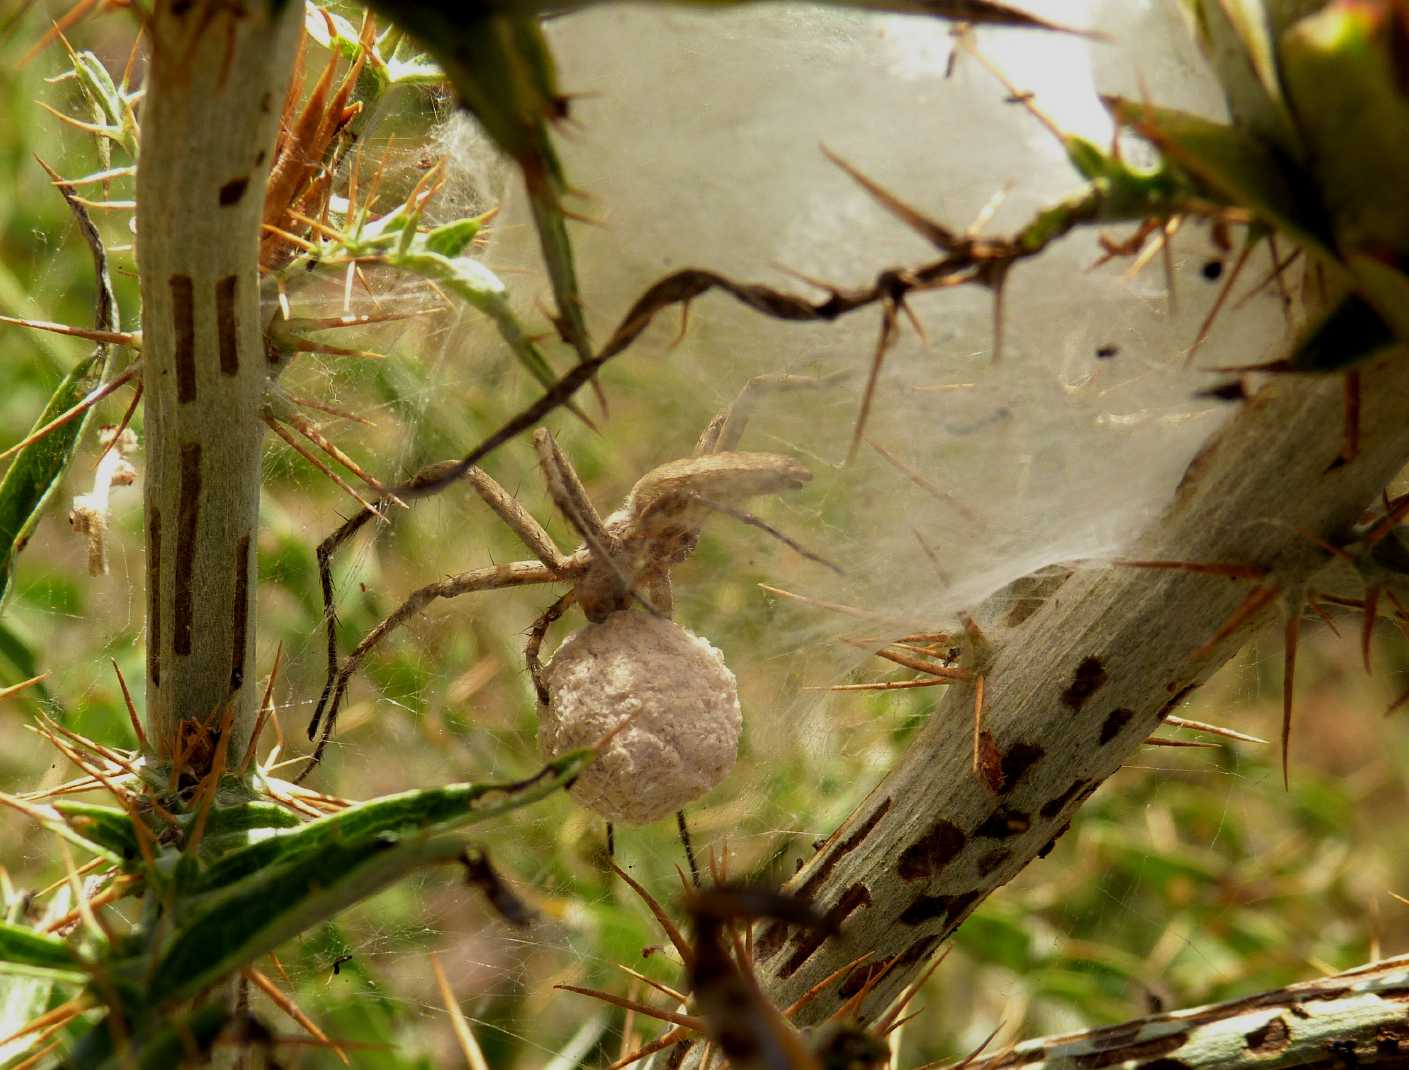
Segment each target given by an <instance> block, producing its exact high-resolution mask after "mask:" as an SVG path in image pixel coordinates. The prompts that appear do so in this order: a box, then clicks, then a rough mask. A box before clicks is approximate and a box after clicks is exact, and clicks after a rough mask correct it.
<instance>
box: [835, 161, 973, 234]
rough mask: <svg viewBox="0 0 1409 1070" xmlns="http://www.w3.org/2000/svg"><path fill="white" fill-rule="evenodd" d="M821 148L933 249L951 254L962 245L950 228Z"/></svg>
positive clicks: (853, 179)
mask: <svg viewBox="0 0 1409 1070" xmlns="http://www.w3.org/2000/svg"><path fill="white" fill-rule="evenodd" d="M820 147H821V149H822V155H823V156H825V157H827V159H828V160H830V161H831V162H832V163H834V164H835V165H836V166H837V167H840V168H841V169H842V170H843V171H844V172H845V173H846V174H847V175H848V176H849V177H850V178H851V180H852V181H853V182H855V183H856V184H857V185H858V186H860V187H861V188H862V189H864V190H865V191H866V192H867V193H869V194H870V195H871V196H872V197H873V198H875V200H876V202H877V203H878V204H880V206H881V207H882V208H884V209H885V210H886V211H887V212H889V213H890V214H891V215H892V216H894V217H895V218H896V219H898V220H900V222H902V223H904V224H905V225H906V226H907V227H909V228H910V229H911V230H913V231H914V232H915V233H916V234H918V235H920V237H922V238H924V239H925V240H926V241H928V242H929V243H930V244H931V245H934V246H935V247H936V248H938V249H939V250H940V251H941V252H949V251H950V250H951V249H953V248H954V246H956V245H958V244H959V241H960V239H959V237H958V235H956V234H955V233H954V232H953V231H951V230H950V229H949V228H948V227H946V226H944V225H943V224H941V223H937V222H935V221H934V220H933V219H930V218H929V217H928V216H926V215H925V214H924V213H923V212H921V211H919V210H918V209H916V208H913V207H911V206H910V205H908V204H906V203H905V202H904V201H902V200H901V199H900V198H899V197H897V196H895V194H893V193H891V192H890V191H889V190H888V189H886V188H885V187H884V186H882V185H881V184H880V183H878V182H876V181H875V180H873V179H871V178H868V177H867V176H866V175H864V174H862V173H861V172H860V171H859V170H857V169H856V168H855V167H853V166H852V165H851V164H850V163H848V162H847V161H846V160H844V159H842V157H840V156H838V155H837V154H836V153H835V152H833V151H832V150H831V149H829V148H828V147H827V146H826V145H822V146H820Z"/></svg>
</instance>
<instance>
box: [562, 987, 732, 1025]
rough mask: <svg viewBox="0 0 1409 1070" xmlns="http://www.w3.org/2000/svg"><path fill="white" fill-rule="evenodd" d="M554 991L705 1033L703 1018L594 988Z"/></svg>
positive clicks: (563, 988) (568, 988)
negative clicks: (569, 993) (598, 1001)
mask: <svg viewBox="0 0 1409 1070" xmlns="http://www.w3.org/2000/svg"><path fill="white" fill-rule="evenodd" d="M553 987H554V988H556V989H560V990H562V991H564V992H576V993H577V994H578V995H579V996H588V997H590V998H591V999H598V1000H601V1001H602V1002H603V1003H610V1004H611V1005H612V1006H613V1007H621V1008H622V1009H624V1010H634V1011H635V1012H636V1013H637V1014H644V1015H646V1016H647V1017H650V1018H655V1019H656V1020H657V1021H661V1022H673V1023H675V1024H676V1025H683V1026H685V1027H686V1028H687V1029H693V1030H694V1031H695V1032H697V1033H703V1032H704V1031H705V1022H704V1019H703V1018H697V1017H695V1016H694V1015H692V1014H677V1013H676V1012H675V1011H667V1010H659V1009H657V1008H655V1007H652V1006H651V1005H650V1004H649V1003H642V1002H640V1001H639V1000H634V999H627V998H626V997H625V996H614V995H612V994H611V993H610V992H601V991H598V990H597V989H595V988H580V987H578V986H577V985H554V986H553Z"/></svg>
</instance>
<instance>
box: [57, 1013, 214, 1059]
mask: <svg viewBox="0 0 1409 1070" xmlns="http://www.w3.org/2000/svg"><path fill="white" fill-rule="evenodd" d="M230 1019H231V1013H230V1010H229V1009H228V1008H227V1007H226V1006H225V1003H224V1001H223V1000H218V999H217V1000H212V1001H210V1002H208V1003H207V1004H206V1005H205V1006H204V1007H201V1008H200V1009H198V1010H195V1011H192V1012H191V1013H190V1014H188V1015H186V1016H185V1017H182V1018H178V1019H177V1020H175V1021H170V1020H169V1019H156V1020H146V1021H142V1020H138V1021H136V1022H134V1021H128V1022H127V1023H126V1025H127V1026H128V1029H129V1031H130V1035H123V1037H122V1041H121V1042H118V1041H116V1040H115V1039H114V1033H115V1032H117V1030H114V1029H110V1028H106V1027H105V1026H104V1025H102V1024H101V1023H100V1024H99V1025H97V1026H95V1027H94V1028H92V1029H89V1030H88V1032H87V1033H85V1034H84V1035H83V1039H82V1040H81V1041H80V1042H79V1043H78V1045H77V1046H76V1047H75V1048H74V1050H73V1052H72V1053H71V1054H69V1055H68V1057H67V1058H66V1059H65V1061H64V1064H63V1065H65V1066H74V1067H82V1068H83V1070H170V1068H171V1067H173V1066H194V1065H204V1064H205V1060H204V1059H203V1058H202V1057H203V1056H205V1055H207V1054H208V1053H209V1052H210V1051H211V1049H212V1048H214V1047H215V1042H216V1040H217V1039H218V1038H219V1037H220V1034H221V1033H222V1032H223V1031H224V1029H225V1027H226V1026H227V1025H228V1024H229V1023H230ZM134 1024H136V1025H140V1026H141V1028H137V1029H134V1028H132V1027H133V1025H134Z"/></svg>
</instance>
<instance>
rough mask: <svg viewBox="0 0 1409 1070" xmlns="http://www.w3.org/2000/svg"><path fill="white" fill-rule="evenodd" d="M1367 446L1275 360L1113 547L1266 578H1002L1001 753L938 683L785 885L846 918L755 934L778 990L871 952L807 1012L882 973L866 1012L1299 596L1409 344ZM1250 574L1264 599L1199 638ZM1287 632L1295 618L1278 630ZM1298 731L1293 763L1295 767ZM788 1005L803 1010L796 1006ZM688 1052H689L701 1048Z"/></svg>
mask: <svg viewBox="0 0 1409 1070" xmlns="http://www.w3.org/2000/svg"><path fill="white" fill-rule="evenodd" d="M1360 429H1361V438H1360V451H1359V454H1358V456H1356V458H1355V459H1354V460H1353V461H1351V462H1350V463H1347V464H1342V463H1338V457H1339V455H1340V452H1341V449H1342V447H1343V444H1344V441H1345V438H1344V436H1345V421H1344V385H1343V382H1342V379H1341V377H1339V376H1320V377H1312V376H1297V377H1293V376H1283V377H1279V378H1276V379H1273V380H1272V381H1270V382H1269V383H1268V384H1267V385H1266V386H1264V387H1263V388H1262V389H1261V390H1260V391H1258V393H1257V394H1255V395H1254V396H1253V397H1252V398H1251V399H1250V400H1249V401H1247V402H1245V403H1243V404H1242V405H1241V407H1240V408H1239V410H1238V411H1237V412H1236V413H1234V414H1233V415H1232V418H1231V419H1230V420H1229V422H1228V423H1227V424H1225V425H1224V427H1223V428H1222V429H1221V430H1220V431H1219V432H1218V433H1217V434H1216V435H1215V436H1214V437H1213V439H1212V440H1211V441H1210V442H1209V443H1208V444H1207V445H1206V447H1205V448H1204V449H1203V450H1202V451H1201V452H1200V454H1199V455H1198V456H1197V457H1196V458H1195V459H1194V461H1193V462H1192V463H1191V464H1190V465H1189V468H1188V470H1187V471H1186V473H1185V475H1184V477H1183V479H1182V481H1181V482H1180V484H1179V486H1178V488H1177V489H1175V490H1174V491H1173V493H1172V495H1171V498H1170V500H1169V503H1168V505H1167V506H1166V508H1165V509H1164V511H1163V513H1162V515H1160V516H1159V517H1158V518H1157V519H1156V520H1155V521H1154V523H1153V524H1151V525H1150V527H1149V528H1148V529H1147V530H1146V531H1145V532H1144V534H1143V535H1142V536H1141V537H1140V538H1138V539H1136V540H1135V541H1134V543H1133V544H1132V545H1131V547H1130V548H1129V550H1128V551H1127V553H1126V555H1125V556H1126V557H1128V558H1131V559H1143V560H1163V561H1188V562H1204V563H1224V564H1246V565H1258V566H1263V567H1265V568H1267V569H1269V570H1270V571H1269V573H1268V575H1267V576H1266V577H1265V578H1264V579H1263V580H1261V581H1251V580H1234V579H1229V578H1227V577H1225V576H1218V575H1207V574H1191V573H1188V572H1181V571H1172V570H1149V569H1143V568H1133V567H1126V566H1120V565H1115V564H1112V565H1097V564H1094V563H1091V564H1089V565H1088V566H1085V567H1078V568H1076V569H1074V570H1072V571H1071V572H1070V573H1069V574H1068V575H1067V577H1066V578H1065V580H1063V581H1062V582H1061V583H1060V584H1059V585H1058V586H1056V589H1055V590H1053V591H1051V592H1050V593H1049V594H1048V595H1047V596H1046V599H1045V601H1044V602H1042V604H1041V605H1040V607H1038V608H1037V609H1036V610H1035V611H1034V612H1031V613H1030V615H1028V614H1027V613H1026V608H1027V607H1026V606H1023V605H1022V604H1021V603H1018V604H1017V605H1018V607H1020V608H1022V609H1023V613H1022V614H1021V615H1020V614H1018V613H1017V612H1016V610H1015V607H1014V606H1013V604H1011V603H1010V604H1004V600H1003V599H1002V598H1001V597H995V598H994V599H991V600H990V602H989V603H988V604H986V605H985V606H984V607H982V609H981V611H980V613H979V614H978V617H979V620H980V623H981V625H982V627H983V629H984V631H985V633H986V635H987V637H988V639H989V640H990V641H991V643H992V646H993V653H992V656H991V657H990V658H988V659H987V663H986V664H982V665H977V666H972V668H974V669H975V670H976V671H977V672H981V673H982V674H983V676H984V682H985V693H986V697H985V703H984V707H983V714H982V731H983V732H985V733H988V734H989V737H990V738H989V739H988V741H987V743H988V744H989V745H986V746H984V747H983V748H982V750H983V751H985V752H986V753H989V754H992V755H994V759H995V760H994V762H993V765H994V768H993V769H991V770H989V772H988V773H987V774H986V775H984V774H980V773H979V772H976V771H975V768H974V762H975V759H974V754H975V745H974V720H975V719H974V706H975V688H974V686H973V685H964V686H963V687H960V686H958V685H955V686H954V687H951V688H950V689H949V692H948V694H947V695H946V697H945V698H944V699H943V700H942V701H941V702H940V703H939V705H938V708H937V709H936V710H935V711H934V713H933V714H932V715H931V717H930V720H929V723H928V724H927V725H926V727H925V728H924V730H923V731H922V732H921V733H920V734H919V735H917V737H916V739H915V740H914V742H913V743H912V744H911V746H910V747H909V749H908V750H907V751H906V753H905V755H904V756H903V757H902V758H901V760H900V762H899V764H898V765H897V767H896V768H895V769H894V770H892V771H891V772H890V773H889V774H888V775H887V776H886V777H885V778H884V779H883V780H882V781H881V783H880V784H879V785H877V787H876V788H875V789H874V790H873V791H872V792H871V793H870V795H869V796H868V797H867V798H866V799H865V800H864V801H863V802H862V803H861V805H860V806H859V807H858V808H857V809H856V811H855V812H854V813H853V814H852V815H851V816H850V818H848V820H847V821H846V822H845V823H844V824H843V825H842V826H841V827H840V828H839V829H838V830H837V831H836V832H834V833H833V834H832V836H831V837H830V838H829V839H828V840H827V841H826V842H825V844H824V845H823V846H822V848H821V849H820V850H819V851H817V853H816V854H815V855H814V856H813V857H812V858H811V859H810V860H809V862H808V864H807V865H806V866H804V867H803V868H802V870H801V871H800V872H799V873H798V874H797V875H796V877H794V878H793V879H792V881H790V882H789V885H788V888H789V889H790V890H791V891H793V892H794V893H795V894H799V895H801V896H802V897H803V898H805V899H807V900H809V901H810V902H811V903H812V904H813V906H814V907H815V908H816V909H818V910H819V911H821V912H822V913H823V914H826V915H828V916H829V917H830V918H831V919H832V920H833V921H834V922H836V923H837V924H838V925H839V926H840V930H841V932H840V935H839V936H838V937H834V938H830V939H826V940H823V939H820V938H819V937H818V936H817V935H816V934H814V933H809V932H805V931H800V930H796V929H788V928H787V927H785V926H781V925H767V926H764V927H763V929H762V931H761V932H760V933H759V934H758V938H757V940H756V942H755V954H756V959H757V961H758V969H759V973H760V977H761V980H762V983H763V985H764V988H765V990H766V991H767V993H768V995H769V996H770V998H772V999H773V1000H774V1001H775V1002H776V1003H777V1004H779V1005H786V1004H787V1003H789V1002H791V1001H792V1000H794V999H796V998H797V996H798V995H799V994H801V993H802V992H804V991H806V990H807V989H808V988H809V987H810V986H812V985H813V984H815V983H816V982H817V981H819V980H821V979H822V978H823V977H825V976H827V974H828V973H830V972H832V971H834V970H837V969H838V968H840V967H842V966H843V965H845V964H846V963H847V962H849V961H851V960H853V959H855V958H856V957H857V956H858V955H859V954H860V953H861V952H862V951H869V952H870V953H871V957H870V959H869V961H868V963H867V964H866V965H864V966H861V967H858V968H857V969H856V970H854V971H852V973H851V975H849V976H848V977H846V978H844V979H843V980H842V981H841V982H840V983H839V984H835V985H833V986H832V987H831V988H830V989H828V991H827V992H826V994H825V995H823V996H822V997H821V998H819V999H816V1000H814V1001H813V1002H812V1003H810V1004H809V1005H808V1006H807V1007H806V1008H805V1010H804V1011H803V1013H802V1016H801V1017H802V1019H803V1023H807V1022H816V1021H818V1020H821V1019H823V1018H826V1017H827V1016H828V1015H830V1014H831V1013H832V1012H833V1011H834V1010H836V1008H837V1007H838V1006H839V1005H840V1004H841V1003H842V1002H844V1001H845V1000H846V999H847V998H848V997H850V996H852V995H854V994H855V993H856V992H857V991H859V990H860V988H861V987H862V986H863V985H864V984H865V982H866V981H867V980H868V979H869V978H871V977H872V976H873V975H874V974H875V973H878V972H879V971H881V970H883V969H884V970H885V971H886V972H885V974H884V976H883V977H882V978H881V979H880V980H879V981H878V982H877V983H876V985H875V987H874V989H873V990H872V991H871V993H870V994H869V996H868V997H867V998H866V1001H865V1002H864V1004H863V1009H862V1013H863V1015H864V1016H865V1017H866V1018H868V1019H871V1020H874V1019H875V1018H876V1016H877V1015H878V1014H879V1012H880V1010H881V1009H882V1008H884V1007H885V1006H886V1005H887V1004H889V1003H890V1002H891V1001H892V1000H893V999H894V998H895V997H896V996H897V994H898V993H899V992H900V991H901V989H902V988H903V986H905V985H906V984H907V983H909V982H910V981H912V980H914V978H915V975H916V973H917V972H918V971H919V970H920V969H921V968H922V967H923V965H924V964H925V962H926V961H927V960H928V959H929V958H930V957H931V956H932V955H933V953H934V952H935V951H936V949H937V948H938V947H939V945H940V944H941V943H942V942H943V941H944V940H945V939H947V938H948V937H949V936H950V935H951V934H952V933H953V932H954V930H955V929H957V928H958V927H959V925H960V924H961V923H962V922H963V920H964V919H965V918H966V917H968V915H969V914H970V913H971V912H972V911H973V909H974V908H975V907H976V906H977V905H978V904H979V903H980V902H982V901H983V899H984V898H985V897H986V896H987V895H989V894H990V893H991V892H993V891H994V890H995V889H997V888H999V887H1001V886H1002V885H1003V884H1005V883H1007V882H1008V881H1009V880H1011V879H1012V878H1013V877H1014V876H1015V875H1016V874H1017V873H1018V872H1019V871H1020V870H1021V869H1022V868H1023V867H1024V866H1026V865H1027V864H1028V863H1029V862H1031V861H1033V860H1034V859H1036V858H1040V857H1043V856H1045V854H1046V853H1047V851H1048V850H1049V849H1050V848H1051V846H1052V845H1053V843H1054V842H1055V840H1056V839H1057V837H1059V836H1061V834H1062V833H1063V832H1064V831H1066V829H1067V827H1068V826H1069V824H1070V822H1071V820H1072V817H1073V815H1074V814H1075V811H1076V810H1077V808H1078V807H1079V806H1080V805H1081V804H1082V802H1083V801H1084V800H1085V799H1086V798H1088V797H1089V796H1090V795H1091V794H1092V792H1094V791H1095V790H1096V789H1097V788H1098V787H1099V786H1100V785H1101V783H1102V782H1103V781H1105V780H1106V778H1108V777H1109V776H1110V775H1111V774H1112V773H1114V772H1115V771H1116V770H1118V769H1119V768H1120V767H1121V765H1122V764H1123V763H1125V762H1126V761H1128V760H1129V759H1130V758H1131V757H1132V756H1133V755H1134V754H1135V753H1136V752H1137V750H1138V749H1139V747H1140V746H1141V744H1142V743H1143V742H1144V741H1145V739H1146V738H1148V737H1149V736H1150V734H1151V733H1152V732H1153V731H1154V729H1155V728H1156V727H1157V726H1158V725H1159V724H1160V722H1161V721H1162V720H1163V719H1164V718H1165V717H1166V716H1168V715H1169V714H1171V713H1174V712H1176V710H1177V709H1178V707H1179V705H1180V704H1181V702H1183V700H1184V699H1185V697H1186V696H1187V695H1188V694H1189V693H1190V692H1191V691H1192V690H1193V689H1194V688H1195V687H1197V686H1198V685H1199V684H1201V683H1203V682H1204V681H1205V680H1207V679H1208V678H1209V677H1210V676H1211V675H1212V674H1213V673H1214V672H1215V671H1216V670H1217V669H1218V668H1219V667H1220V666H1221V665H1223V664H1224V662H1226V661H1227V660H1228V659H1229V658H1230V657H1231V656H1232V655H1233V654H1234V653H1235V652H1236V651H1237V650H1238V649H1239V648H1240V647H1242V645H1243V644H1244V643H1245V642H1246V641H1247V638H1248V636H1249V635H1250V634H1251V633H1252V630H1253V629H1254V628H1256V627H1258V626H1259V625H1260V624H1263V623H1266V622H1267V621H1268V620H1269V619H1272V618H1275V617H1276V616H1277V614H1278V613H1279V611H1280V612H1282V613H1283V614H1284V619H1286V615H1290V618H1291V619H1298V618H1299V616H1300V613H1301V611H1302V602H1301V595H1302V592H1303V591H1304V590H1305V588H1306V585H1307V584H1308V583H1309V582H1311V581H1312V579H1313V577H1314V576H1316V574H1317V573H1318V572H1320V571H1321V570H1322V569H1323V568H1324V567H1325V565H1326V563H1327V561H1328V560H1329V559H1330V555H1329V554H1328V553H1327V552H1326V551H1324V550H1323V549H1321V548H1319V547H1318V546H1317V544H1316V543H1315V542H1314V541H1313V539H1314V538H1319V539H1322V540H1325V541H1326V542H1329V543H1336V542H1343V541H1344V540H1345V539H1346V537H1347V535H1348V533H1349V532H1350V530H1351V528H1352V527H1353V526H1354V525H1355V524H1356V522H1357V521H1358V520H1359V519H1360V517H1361V516H1362V514H1363V511H1364V510H1366V509H1369V508H1371V507H1372V506H1373V505H1374V504H1375V501H1376V498H1377V496H1378V495H1379V493H1380V491H1381V490H1382V488H1384V487H1385V486H1386V485H1387V484H1388V483H1389V481H1390V480H1391V479H1392V478H1393V477H1394V476H1395V474H1396V473H1397V472H1398V471H1399V470H1400V469H1401V468H1402V467H1403V466H1404V465H1405V463H1406V460H1409V353H1406V352H1405V350H1404V348H1403V347H1399V348H1397V349H1395V350H1392V351H1386V353H1384V354H1382V355H1381V356H1380V357H1379V358H1377V359H1375V360H1373V361H1372V362H1370V363H1369V364H1367V365H1366V366H1365V370H1364V372H1363V374H1362V390H1361V413H1360ZM1254 590H1260V591H1262V592H1264V593H1266V595H1267V597H1265V598H1264V599H1263V600H1262V606H1261V609H1260V611H1259V612H1256V613H1254V614H1253V615H1251V616H1250V617H1249V618H1248V619H1247V620H1246V621H1245V622H1244V623H1243V624H1242V626H1240V627H1238V628H1236V629H1233V630H1232V631H1231V633H1230V634H1228V635H1226V636H1224V637H1222V638H1219V639H1218V641H1217V642H1211V641H1212V640H1213V639H1214V638H1215V636H1217V635H1218V634H1219V632H1220V629H1221V628H1222V626H1223V625H1224V624H1225V623H1226V622H1228V621H1229V620H1230V618H1231V617H1232V616H1233V614H1234V613H1235V611H1237V610H1238V609H1239V607H1240V605H1241V604H1242V603H1243V602H1244V600H1245V599H1246V598H1247V597H1248V596H1249V594H1250V593H1252V592H1254ZM1288 631H1289V632H1290V631H1292V629H1290V628H1289V629H1288ZM1295 739H1296V737H1295V732H1293V736H1292V754H1293V761H1292V771H1291V775H1292V776H1295V775H1296V767H1295ZM800 1024H802V1023H800ZM696 1061H697V1056H692V1058H691V1060H687V1062H688V1063H690V1064H691V1065H693V1064H694V1063H695V1062H696Z"/></svg>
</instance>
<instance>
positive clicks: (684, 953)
mask: <svg viewBox="0 0 1409 1070" xmlns="http://www.w3.org/2000/svg"><path fill="white" fill-rule="evenodd" d="M611 867H612V869H613V870H614V871H615V872H616V875H617V876H618V877H620V878H621V879H622V880H624V881H625V882H626V883H627V885H628V886H629V887H630V888H631V890H632V891H633V892H635V893H636V895H637V896H638V897H639V898H640V899H641V902H643V903H645V904H646V908H647V909H648V910H650V912H651V913H652V914H653V915H655V919H656V921H657V922H658V923H659V924H660V927H661V928H662V929H663V930H665V935H666V936H667V937H669V938H670V942H671V943H672V944H674V945H675V950H676V952H677V953H678V954H679V955H680V961H681V962H682V963H684V965H685V969H686V971H689V970H692V969H694V966H695V953H694V951H693V950H692V949H691V947H690V944H689V941H687V940H686V939H685V937H684V935H683V934H682V933H681V932H680V930H679V928H677V927H676V924H675V922H673V921H671V920H670V915H669V914H667V913H666V912H665V908H664V907H662V906H661V905H660V903H658V902H657V901H656V899H655V897H654V896H653V895H651V893H650V892H648V891H646V889H645V888H643V887H641V885H640V884H638V883H637V882H636V881H635V880H633V879H632V878H631V877H630V876H629V875H628V874H627V872H626V870H624V869H622V868H621V867H620V866H618V865H617V864H616V863H615V862H613V863H611Z"/></svg>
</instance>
